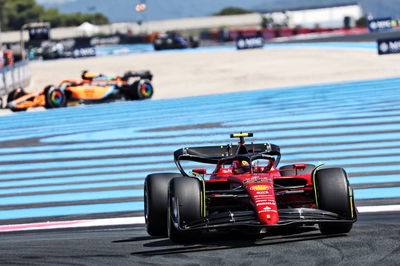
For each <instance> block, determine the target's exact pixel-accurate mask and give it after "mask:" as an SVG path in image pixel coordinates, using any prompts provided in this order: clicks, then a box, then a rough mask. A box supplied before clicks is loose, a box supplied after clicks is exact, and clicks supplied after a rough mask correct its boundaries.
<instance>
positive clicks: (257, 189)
mask: <svg viewBox="0 0 400 266" xmlns="http://www.w3.org/2000/svg"><path fill="white" fill-rule="evenodd" d="M268 189H271V186H268V185H257V186H252V187H250V190H252V191H263V190H268Z"/></svg>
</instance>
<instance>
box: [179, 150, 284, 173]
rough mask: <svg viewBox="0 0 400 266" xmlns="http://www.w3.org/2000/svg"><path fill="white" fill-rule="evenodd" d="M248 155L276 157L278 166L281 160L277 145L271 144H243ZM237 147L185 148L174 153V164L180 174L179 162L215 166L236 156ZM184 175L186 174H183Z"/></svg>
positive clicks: (181, 169)
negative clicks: (224, 159)
mask: <svg viewBox="0 0 400 266" xmlns="http://www.w3.org/2000/svg"><path fill="white" fill-rule="evenodd" d="M244 146H245V147H246V149H247V151H248V153H249V154H259V153H262V154H266V155H273V156H277V158H276V160H275V165H278V163H279V160H280V158H281V153H280V148H279V146H278V145H275V144H271V143H259V144H244ZM238 147H239V146H238V145H220V146H203V147H186V148H181V149H178V150H176V151H175V152H174V160H175V164H176V166H177V167H178V169H179V171H181V173H182V174H184V173H185V171H184V170H183V168H182V166H181V164H180V161H194V162H200V163H208V164H217V163H218V161H219V160H221V159H223V158H226V157H229V156H233V155H234V154H236V150H237V149H238ZM184 175H186V174H184Z"/></svg>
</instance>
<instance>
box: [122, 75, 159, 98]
mask: <svg viewBox="0 0 400 266" xmlns="http://www.w3.org/2000/svg"><path fill="white" fill-rule="evenodd" d="M153 93H154V89H153V85H151V82H150V81H149V80H147V79H140V80H137V81H135V82H134V83H133V84H132V85H130V86H129V87H128V89H127V90H126V91H125V98H126V99H127V100H144V99H149V98H151V97H152V96H153Z"/></svg>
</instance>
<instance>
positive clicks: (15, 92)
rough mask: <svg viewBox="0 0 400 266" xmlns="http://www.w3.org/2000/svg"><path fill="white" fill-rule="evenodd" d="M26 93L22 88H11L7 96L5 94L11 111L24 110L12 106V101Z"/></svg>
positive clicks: (23, 109) (24, 109)
mask: <svg viewBox="0 0 400 266" xmlns="http://www.w3.org/2000/svg"><path fill="white" fill-rule="evenodd" d="M24 95H26V92H25V91H24V90H23V89H22V88H19V89H15V90H12V91H11V92H10V93H9V94H8V96H7V105H8V107H9V108H10V110H11V111H13V112H21V111H26V108H16V107H12V105H11V104H12V102H13V101H14V100H16V99H18V98H21V97H22V96H24Z"/></svg>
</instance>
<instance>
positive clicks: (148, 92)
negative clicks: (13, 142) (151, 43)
mask: <svg viewBox="0 0 400 266" xmlns="http://www.w3.org/2000/svg"><path fill="white" fill-rule="evenodd" d="M152 78H153V75H152V74H151V72H150V71H140V72H127V73H125V74H124V75H123V76H122V77H108V76H105V75H103V74H99V73H94V72H88V71H84V72H83V73H82V79H81V80H63V81H62V82H61V83H60V84H59V85H58V86H53V85H49V86H47V87H46V88H44V89H42V90H39V91H36V92H33V93H26V92H25V91H24V90H23V89H22V88H19V89H15V90H13V91H11V92H10V93H9V94H8V98H7V107H8V108H10V109H11V110H12V111H15V112H16V111H25V110H27V109H28V108H32V107H37V106H42V107H45V108H57V107H65V106H67V105H72V104H76V103H97V102H108V101H114V100H120V99H125V100H143V99H148V98H151V97H152V96H153V92H154V91H153V86H152V84H151V80H152Z"/></svg>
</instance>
